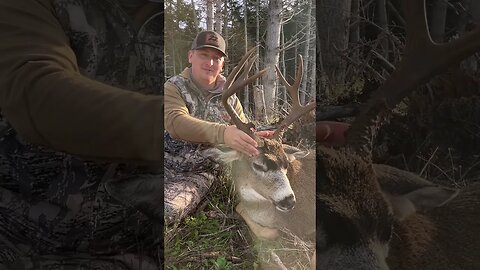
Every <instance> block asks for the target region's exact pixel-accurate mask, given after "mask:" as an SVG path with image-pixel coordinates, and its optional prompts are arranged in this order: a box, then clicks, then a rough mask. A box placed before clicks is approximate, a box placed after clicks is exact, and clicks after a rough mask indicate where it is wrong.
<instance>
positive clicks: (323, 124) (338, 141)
mask: <svg viewBox="0 0 480 270" xmlns="http://www.w3.org/2000/svg"><path fill="white" fill-rule="evenodd" d="M349 129H350V124H347V123H343V122H334V121H318V122H317V125H316V139H317V143H320V144H323V145H327V146H332V145H343V144H345V143H346V141H347V132H348V130H349Z"/></svg>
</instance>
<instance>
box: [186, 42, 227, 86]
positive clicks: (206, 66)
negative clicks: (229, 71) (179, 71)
mask: <svg viewBox="0 0 480 270" xmlns="http://www.w3.org/2000/svg"><path fill="white" fill-rule="evenodd" d="M188 62H189V63H190V64H192V75H193V77H194V79H195V80H196V81H197V82H199V83H200V84H201V86H203V87H206V86H212V84H214V83H215V81H216V79H217V76H218V75H219V74H220V72H221V71H222V68H223V64H224V57H223V55H222V53H221V52H220V51H218V50H216V49H212V48H201V49H198V50H191V51H189V52H188Z"/></svg>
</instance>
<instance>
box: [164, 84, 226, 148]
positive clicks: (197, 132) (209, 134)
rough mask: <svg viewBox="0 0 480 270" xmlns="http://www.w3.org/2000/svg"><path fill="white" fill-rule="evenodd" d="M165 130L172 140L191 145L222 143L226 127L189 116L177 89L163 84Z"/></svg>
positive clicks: (171, 85)
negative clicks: (191, 143) (190, 143)
mask: <svg viewBox="0 0 480 270" xmlns="http://www.w3.org/2000/svg"><path fill="white" fill-rule="evenodd" d="M164 92H165V129H166V130H167V131H168V133H170V135H171V136H172V137H173V138H176V139H181V140H185V141H189V142H193V143H211V144H220V143H224V141H223V133H224V132H225V127H226V125H223V124H219V123H213V122H208V121H204V120H200V119H198V118H195V117H193V116H191V115H190V113H189V111H188V108H187V105H186V104H185V101H184V100H183V98H182V95H181V94H180V92H179V91H178V89H177V88H176V87H175V86H174V85H173V84H171V83H169V82H166V83H165V88H164Z"/></svg>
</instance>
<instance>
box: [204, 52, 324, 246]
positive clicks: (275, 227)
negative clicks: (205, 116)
mask: <svg viewBox="0 0 480 270" xmlns="http://www.w3.org/2000/svg"><path fill="white" fill-rule="evenodd" d="M254 51H255V48H253V49H251V50H250V51H249V52H247V54H245V56H244V57H243V58H242V60H241V61H240V62H239V64H238V65H237V66H236V67H235V68H234V70H233V71H232V73H231V74H230V75H229V76H228V78H227V81H226V83H225V86H224V90H223V94H222V102H223V105H224V107H225V109H226V111H227V112H228V114H229V115H230V117H231V118H232V122H233V123H234V124H235V125H236V126H237V127H238V128H239V129H241V130H242V131H244V132H245V133H247V134H249V135H250V136H251V137H252V138H253V139H255V140H256V141H257V143H258V146H259V147H258V150H259V152H260V154H259V155H258V156H256V157H249V156H247V155H244V154H242V153H240V152H238V151H235V150H232V149H230V150H227V151H225V152H223V151H220V150H219V149H210V150H208V155H210V156H215V157H216V158H219V159H220V160H222V161H223V162H225V163H229V162H232V163H233V166H232V179H233V183H234V186H235V189H236V192H237V194H238V198H239V203H238V205H237V206H236V208H235V210H236V212H238V213H239V214H240V216H241V217H242V218H243V219H244V221H245V222H246V224H247V225H248V227H249V228H250V230H251V231H252V232H253V234H254V235H255V237H257V238H261V239H270V240H271V239H276V238H277V237H278V236H279V234H280V230H284V229H285V230H288V231H290V232H291V233H293V234H295V235H297V236H299V237H302V238H304V239H310V240H312V241H313V239H314V237H315V175H314V174H315V171H314V166H315V159H314V156H315V155H314V153H313V154H311V153H309V152H308V151H301V150H300V149H298V148H296V147H293V146H290V145H286V144H283V143H282V135H283V133H284V131H285V129H286V128H287V127H288V126H289V125H290V124H292V123H293V122H294V121H296V120H297V119H299V118H300V117H301V116H302V115H304V114H306V113H308V112H309V111H311V110H313V109H314V108H315V103H314V102H311V103H309V104H307V105H305V106H302V105H301V104H300V102H299V99H298V88H299V86H300V82H301V78H302V74H303V65H302V59H301V58H300V60H299V66H298V68H297V73H296V78H295V82H294V83H293V84H292V85H290V84H289V83H288V82H287V81H286V80H285V78H284V76H283V75H282V73H281V72H280V70H279V69H278V67H277V73H278V75H279V77H280V79H281V81H282V83H283V84H284V85H285V87H286V89H288V91H289V93H290V95H291V97H292V109H291V112H290V113H289V115H288V116H287V117H285V119H284V120H283V121H282V122H281V123H280V125H279V126H278V128H277V129H276V130H275V132H274V135H273V138H271V139H269V138H263V137H258V136H256V135H255V134H254V132H253V131H252V129H253V128H254V125H253V124H252V123H251V122H249V123H243V122H242V121H241V120H240V119H239V118H238V116H237V115H236V113H235V112H234V110H233V109H232V107H231V106H230V104H229V103H228V102H227V100H228V97H229V96H231V95H233V94H234V93H236V92H238V91H240V90H243V89H244V86H245V85H247V84H249V83H250V82H252V81H253V80H255V79H256V78H258V77H259V76H262V75H263V74H264V73H265V71H266V70H262V71H260V72H259V73H257V74H255V75H254V76H251V77H248V72H249V71H250V69H251V67H252V65H253V63H254V59H255V56H254ZM242 69H243V73H242V74H241V75H240V76H239V75H238V74H239V73H240V70H242ZM313 135H314V134H313V130H312V137H313Z"/></svg>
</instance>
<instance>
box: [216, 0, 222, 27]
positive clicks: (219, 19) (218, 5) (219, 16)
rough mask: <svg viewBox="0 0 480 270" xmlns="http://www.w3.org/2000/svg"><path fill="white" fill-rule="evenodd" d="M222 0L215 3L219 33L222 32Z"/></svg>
mask: <svg viewBox="0 0 480 270" xmlns="http://www.w3.org/2000/svg"><path fill="white" fill-rule="evenodd" d="M222 3H223V1H222V0H217V1H216V3H215V31H216V32H217V33H220V34H221V33H222V22H223V20H222V15H223V13H222Z"/></svg>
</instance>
